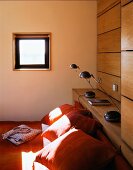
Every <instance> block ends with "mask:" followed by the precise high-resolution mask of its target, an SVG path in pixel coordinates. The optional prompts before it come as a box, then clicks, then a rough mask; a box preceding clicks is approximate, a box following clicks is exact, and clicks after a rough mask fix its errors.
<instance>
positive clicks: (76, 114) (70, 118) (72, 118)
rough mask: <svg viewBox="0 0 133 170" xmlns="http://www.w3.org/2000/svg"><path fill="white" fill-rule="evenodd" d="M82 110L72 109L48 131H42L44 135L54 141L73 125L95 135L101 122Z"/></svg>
mask: <svg viewBox="0 0 133 170" xmlns="http://www.w3.org/2000/svg"><path fill="white" fill-rule="evenodd" d="M82 112H83V111H82V110H72V111H71V112H69V113H68V114H66V115H64V116H62V117H61V118H60V119H58V120H57V121H56V122H55V123H53V124H52V125H51V126H50V127H49V128H47V129H46V131H44V132H43V133H42V136H43V137H45V138H47V139H49V140H50V141H53V140H55V139H56V138H58V137H59V136H61V135H63V134H64V133H65V132H66V131H68V130H69V129H70V128H71V127H75V128H77V129H81V130H83V131H84V132H86V133H88V134H91V135H94V134H95V133H96V131H97V129H98V128H100V127H101V124H100V123H99V122H97V121H96V120H95V119H92V118H89V117H86V116H83V115H82V114H81V113H82Z"/></svg>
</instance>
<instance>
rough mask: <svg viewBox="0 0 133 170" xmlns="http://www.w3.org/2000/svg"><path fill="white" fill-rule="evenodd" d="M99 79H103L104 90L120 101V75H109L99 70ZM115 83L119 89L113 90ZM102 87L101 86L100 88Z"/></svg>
mask: <svg viewBox="0 0 133 170" xmlns="http://www.w3.org/2000/svg"><path fill="white" fill-rule="evenodd" d="M98 79H100V80H101V86H102V87H103V88H104V90H105V91H106V92H107V93H108V94H109V95H110V96H112V97H113V98H115V99H116V100H118V101H120V100H121V99H120V89H121V88H120V77H116V76H112V75H108V74H105V73H101V72H98ZM113 84H116V85H118V91H113V90H112V86H113ZM99 89H100V88H99Z"/></svg>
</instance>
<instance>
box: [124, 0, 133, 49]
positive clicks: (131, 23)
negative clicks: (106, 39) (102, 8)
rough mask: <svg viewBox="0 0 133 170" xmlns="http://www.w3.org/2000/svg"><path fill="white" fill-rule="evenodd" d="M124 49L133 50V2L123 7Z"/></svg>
mask: <svg viewBox="0 0 133 170" xmlns="http://www.w3.org/2000/svg"><path fill="white" fill-rule="evenodd" d="M121 35H122V37H121V48H122V50H133V2H131V3H129V4H128V5H126V6H124V7H122V29H121Z"/></svg>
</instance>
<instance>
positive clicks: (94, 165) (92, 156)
mask: <svg viewBox="0 0 133 170" xmlns="http://www.w3.org/2000/svg"><path fill="white" fill-rule="evenodd" d="M114 156H115V152H114V151H113V150H112V148H110V147H109V146H108V145H106V144H104V143H102V142H101V141H99V140H97V139H95V138H93V137H91V136H89V135H87V134H85V133H84V132H83V131H81V130H77V129H75V128H73V129H70V130H69V131H68V132H66V133H65V134H64V135H62V136H60V137H59V138H58V139H56V140H55V141H53V142H51V143H50V144H49V145H47V146H46V147H44V148H43V149H42V150H40V151H39V152H38V153H37V156H36V159H35V161H37V162H39V163H42V164H43V165H45V166H46V167H48V168H49V169H54V170H73V169H75V170H89V169H90V170H102V169H103V168H105V167H106V166H107V165H108V163H110V162H111V160H112V159H113V157H114Z"/></svg>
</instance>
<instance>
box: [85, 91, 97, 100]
mask: <svg viewBox="0 0 133 170" xmlns="http://www.w3.org/2000/svg"><path fill="white" fill-rule="evenodd" d="M84 96H85V97H86V98H94V97H95V93H94V92H93V91H87V92H85V94H84Z"/></svg>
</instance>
